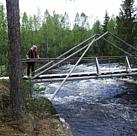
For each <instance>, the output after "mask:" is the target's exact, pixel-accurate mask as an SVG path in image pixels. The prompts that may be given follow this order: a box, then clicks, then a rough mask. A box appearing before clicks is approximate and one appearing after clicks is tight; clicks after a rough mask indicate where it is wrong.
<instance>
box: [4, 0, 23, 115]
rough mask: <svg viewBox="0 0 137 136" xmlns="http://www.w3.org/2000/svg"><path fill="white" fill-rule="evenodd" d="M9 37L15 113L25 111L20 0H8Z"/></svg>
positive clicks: (11, 95)
mask: <svg viewBox="0 0 137 136" xmlns="http://www.w3.org/2000/svg"><path fill="white" fill-rule="evenodd" d="M6 6H7V19H8V39H9V79H10V102H11V103H10V104H11V111H12V113H13V114H14V115H20V114H21V113H22V112H23V111H24V93H23V80H22V72H21V40H20V22H19V20H20V17H19V0H6Z"/></svg>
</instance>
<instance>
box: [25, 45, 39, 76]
mask: <svg viewBox="0 0 137 136" xmlns="http://www.w3.org/2000/svg"><path fill="white" fill-rule="evenodd" d="M26 57H27V59H35V58H39V55H38V51H37V46H36V45H33V46H32V47H31V48H30V49H29V51H28V53H27V54H26ZM30 70H31V75H32V76H34V71H35V62H27V76H28V77H29V76H30Z"/></svg>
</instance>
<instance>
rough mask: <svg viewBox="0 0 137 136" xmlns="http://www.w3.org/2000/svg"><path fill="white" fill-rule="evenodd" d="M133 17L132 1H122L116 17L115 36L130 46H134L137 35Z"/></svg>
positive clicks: (127, 49)
mask: <svg viewBox="0 0 137 136" xmlns="http://www.w3.org/2000/svg"><path fill="white" fill-rule="evenodd" d="M135 17H136V14H135V7H134V0H124V1H122V4H121V8H120V13H119V16H118V17H117V35H118V36H119V37H120V38H121V39H123V40H125V41H126V42H128V43H129V44H131V45H133V44H134V39H135V35H136V34H137V33H136V31H137V29H135V23H134V20H135ZM119 45H120V46H121V48H123V49H125V50H126V51H130V49H129V48H127V46H125V45H124V44H121V43H119Z"/></svg>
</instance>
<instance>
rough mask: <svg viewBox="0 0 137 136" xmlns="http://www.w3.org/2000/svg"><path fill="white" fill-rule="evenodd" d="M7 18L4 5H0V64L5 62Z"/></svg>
mask: <svg viewBox="0 0 137 136" xmlns="http://www.w3.org/2000/svg"><path fill="white" fill-rule="evenodd" d="M7 54H8V53H7V20H6V15H5V13H4V6H3V5H0V65H1V64H2V65H3V64H7V59H6V58H7Z"/></svg>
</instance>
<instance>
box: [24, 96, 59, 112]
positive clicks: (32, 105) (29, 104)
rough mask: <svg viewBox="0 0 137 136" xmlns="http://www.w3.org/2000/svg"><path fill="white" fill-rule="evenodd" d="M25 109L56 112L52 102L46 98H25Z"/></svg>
mask: <svg viewBox="0 0 137 136" xmlns="http://www.w3.org/2000/svg"><path fill="white" fill-rule="evenodd" d="M26 110H27V111H28V112H33V113H37V112H38V113H43V112H47V113H50V114H57V111H56V109H55V108H54V107H53V105H52V103H51V102H50V101H49V100H48V99H46V98H43V97H41V98H27V99H26Z"/></svg>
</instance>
